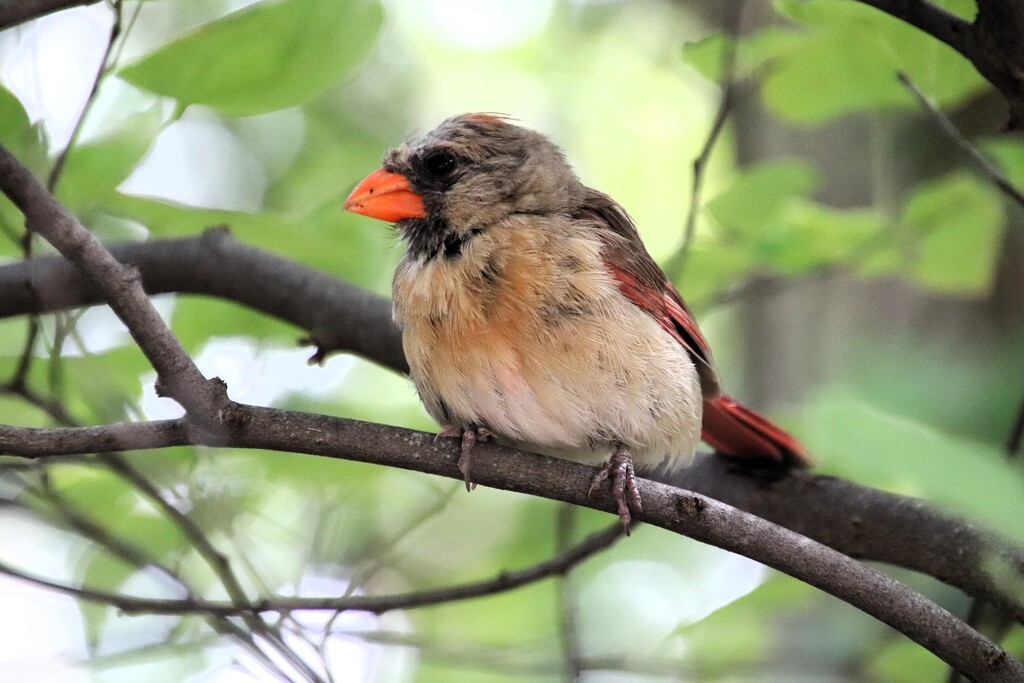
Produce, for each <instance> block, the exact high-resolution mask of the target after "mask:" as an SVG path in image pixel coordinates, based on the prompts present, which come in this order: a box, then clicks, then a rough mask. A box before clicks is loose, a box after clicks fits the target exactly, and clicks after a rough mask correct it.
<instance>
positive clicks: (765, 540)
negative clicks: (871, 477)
mask: <svg viewBox="0 0 1024 683" xmlns="http://www.w3.org/2000/svg"><path fill="white" fill-rule="evenodd" d="M234 424H235V428H234V429H233V430H232V431H231V432H230V433H228V432H210V431H208V430H202V429H201V430H190V429H188V427H187V423H186V422H185V419H184V418H183V419H182V420H173V421H164V422H158V423H153V424H140V425H117V426H116V430H115V431H116V433H115V434H111V433H107V432H106V431H105V430H107V429H108V428H102V427H98V428H97V427H85V428H68V429H33V428H21V427H6V426H5V427H0V452H2V453H7V454H12V455H19V456H23V457H40V456H43V455H58V454H63V453H68V454H74V453H85V452H96V451H98V450H102V448H103V447H104V445H106V447H110V445H111V444H116V447H117V448H119V449H123V448H129V449H135V448H138V447H139V446H142V445H145V444H148V445H149V446H148V447H153V442H154V434H163V435H164V438H165V439H166V441H167V442H166V443H165V444H164V445H185V444H189V443H191V444H203V445H210V446H232V447H240V448H253V449H259V450H275V451H284V452H293V453H307V454H312V455H322V456H326V457H334V458H343V459H350V460H356V461H360V462H370V463H376V464H381V465H387V466H392V467H400V468H403V469H409V470H414V471H419V472H424V473H428V474H435V475H439V476H444V477H449V478H452V479H456V480H458V479H460V478H461V477H462V473H461V472H460V471H459V469H458V467H457V465H456V459H455V458H454V457H453V454H452V451H453V447H452V446H451V445H450V442H448V443H446V442H440V443H435V441H434V436H433V435H431V434H425V433H423V432H414V431H411V430H406V429H401V428H397V427H388V426H385V425H378V424H371V423H365V422H358V421H355V420H346V419H341V418H334V417H329V416H325V415H312V414H306V413H298V412H292V411H285V410H275V409H270V408H259V407H255V406H241V405H239V406H237V407H236V408H235V419H234ZM55 444H56V445H55ZM473 457H474V459H473V468H474V479H475V480H476V482H477V483H479V484H481V485H484V486H492V487H495V488H500V489H505V490H510V491H518V492H522V493H526V494H530V495H535V496H541V497H545V498H550V499H553V500H561V501H564V502H568V503H572V504H574V505H583V506H586V507H591V508H595V509H600V510H605V511H609V512H611V511H613V510H614V509H615V503H614V501H613V500H612V498H611V495H610V493H609V492H607V491H604V490H602V491H601V492H600V493H599V494H596V495H594V496H593V497H588V495H587V491H588V488H589V482H590V478H591V477H592V475H593V468H590V467H587V466H585V465H581V464H579V463H576V462H572V461H569V460H562V459H559V458H550V457H546V456H540V455H534V454H529V453H521V452H518V451H514V450H512V449H508V448H503V447H500V446H495V445H491V444H487V445H484V446H482V447H480V448H479V450H478V451H474V454H473ZM783 481H785V480H783ZM639 488H640V492H641V495H642V496H643V499H644V511H643V512H642V513H640V514H638V515H637V519H638V520H639V521H643V522H647V523H650V524H653V525H655V526H659V527H662V528H664V529H667V530H669V531H672V532H675V533H678V534H682V535H685V536H688V537H690V538H694V539H696V540H698V541H701V542H703V543H708V544H710V545H714V546H717V547H719V548H723V549H725V550H730V551H732V552H736V553H739V554H742V555H744V556H746V557H750V558H751V559H754V560H757V561H758V562H761V563H763V564H766V565H768V566H770V567H773V568H775V569H778V570H779V571H782V572H785V573H787V574H789V575H791V576H793V577H795V578H797V579H800V580H802V581H804V582H806V583H809V584H810V585H812V586H815V587H817V588H820V589H821V590H823V591H825V592H828V593H830V594H832V595H835V596H836V597H838V598H840V599H842V600H844V601H846V602H849V603H850V604H851V605H854V606H856V607H858V608H859V609H861V610H863V611H865V612H867V613H868V614H870V615H872V616H874V617H875V618H877V619H879V620H881V621H883V622H884V623H886V624H889V625H890V626H892V627H893V628H895V629H897V630H898V631H900V632H902V633H904V634H906V635H907V636H908V637H910V638H912V639H913V640H914V641H916V642H918V643H920V644H921V645H922V646H924V647H926V648H928V649H929V650H931V651H932V652H933V653H935V654H936V655H937V656H939V657H940V658H942V659H943V660H944V661H946V662H947V663H949V664H950V665H952V666H955V667H956V668H957V669H958V670H960V671H963V672H964V673H965V674H967V675H969V676H972V677H974V678H975V679H977V680H991V681H1013V680H1024V664H1022V663H1021V662H1018V661H1016V660H1014V659H1013V658H1012V657H1010V656H1009V655H1007V654H1006V652H1005V651H1004V650H1002V648H1000V647H999V646H998V645H996V644H995V643H993V642H991V641H990V640H988V639H987V638H984V637H983V636H981V635H980V634H978V633H977V632H976V631H974V630H973V629H971V628H969V627H968V626H967V625H966V624H964V623H963V622H961V621H960V620H958V619H957V618H956V617H954V616H953V615H952V614H950V613H949V612H947V611H946V610H944V609H942V608H940V607H938V606H937V605H935V604H934V603H932V602H930V601H928V600H927V599H925V598H923V597H922V596H920V595H919V594H917V593H915V592H914V591H912V590H910V589H908V588H907V587H906V586H904V585H902V584H900V583H899V582H897V581H895V580H894V579H892V578H890V577H888V576H886V575H884V574H881V573H880V572H878V571H876V570H874V569H871V568H870V567H868V566H866V565H863V564H861V563H859V562H857V561H856V560H853V559H850V558H849V557H847V556H846V555H844V554H842V553H841V552H838V551H836V550H833V549H832V548H830V547H827V546H825V545H822V544H820V543H818V542H816V541H813V540H811V539H809V538H807V537H805V536H801V535H800V534H798V533H796V532H794V531H790V530H789V529H785V528H783V527H781V526H778V525H776V524H773V523H772V522H769V521H767V520H765V519H761V518H759V517H755V516H754V515H751V514H749V513H746V512H743V511H742V510H739V509H737V508H734V507H731V506H729V505H726V504H724V503H721V502H719V501H716V500H713V499H711V498H707V497H705V496H703V495H700V494H698V493H693V492H690V491H685V490H680V489H677V488H674V487H671V486H667V485H665V484H660V483H656V482H653V481H648V480H641V481H640V482H639ZM776 496H777V494H773V495H772V496H771V497H772V498H774V497H776ZM893 498H894V499H895V498H898V497H895V496H894V497H893ZM820 505H830V506H834V505H835V501H834V500H827V501H824V502H821V503H820ZM916 507H917V508H918V509H919V510H923V509H926V507H927V506H925V505H924V504H923V503H921V502H917V504H916ZM904 513H905V511H904ZM889 519H890V520H891V519H892V518H889ZM901 525H902V519H901ZM889 526H891V525H889ZM951 540H952V539H950V538H946V539H945V540H944V544H943V547H948V544H949V543H950V542H951ZM888 542H890V543H891V540H889V541H888ZM1015 555H1016V564H1014V565H1013V566H1014V567H1016V568H1017V570H1018V571H1024V557H1022V556H1021V553H1020V552H1019V551H1016V553H1015ZM985 559H986V560H988V559H990V558H985ZM957 560H958V562H961V563H965V558H964V557H963V555H961V554H960V553H958V554H957ZM980 564H981V562H980V561H979V565H980ZM979 571H980V570H979ZM941 578H946V577H941ZM996 599H998V600H1000V601H1001V602H1003V603H1004V604H1006V603H1008V601H1010V600H1011V598H1010V597H1008V596H1005V595H1002V596H996ZM1012 609H1013V610H1015V611H1016V612H1017V613H1018V614H1020V613H1022V612H1024V606H1022V605H1019V604H1014V605H1012Z"/></svg>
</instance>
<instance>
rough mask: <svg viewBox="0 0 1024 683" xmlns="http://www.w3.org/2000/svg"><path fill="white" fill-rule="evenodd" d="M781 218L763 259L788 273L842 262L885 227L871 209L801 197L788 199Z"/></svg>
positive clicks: (878, 215)
mask: <svg viewBox="0 0 1024 683" xmlns="http://www.w3.org/2000/svg"><path fill="white" fill-rule="evenodd" d="M782 218H783V224H782V228H781V229H780V230H779V232H778V234H777V235H776V236H775V240H774V242H773V245H772V246H774V248H773V249H771V250H770V252H769V253H766V254H765V261H766V264H769V265H771V266H772V267H773V268H775V269H777V270H779V271H782V272H789V273H800V272H806V271H807V270H811V269H814V268H820V267H823V266H828V265H836V264H842V263H843V262H845V261H847V260H848V259H850V258H851V257H852V256H853V255H854V254H855V253H856V252H857V250H858V249H860V248H862V247H863V246H864V245H865V243H867V242H868V241H869V240H871V239H873V238H876V237H877V236H878V235H879V234H881V232H882V229H883V227H884V221H883V219H882V216H881V215H880V214H879V213H878V212H877V211H874V210H872V209H834V208H832V207H829V206H825V205H822V204H816V203H814V202H808V201H804V200H801V199H796V200H794V201H792V202H790V203H789V204H788V205H787V207H786V210H785V212H784V214H783V217H782Z"/></svg>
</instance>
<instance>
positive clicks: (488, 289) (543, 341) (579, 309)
mask: <svg viewBox="0 0 1024 683" xmlns="http://www.w3.org/2000/svg"><path fill="white" fill-rule="evenodd" d="M345 208H346V209H348V210H349V211H353V212H355V213H359V214H363V215H366V216H371V217H373V218H378V219H381V220H384V221H389V222H393V223H395V225H396V227H397V229H398V232H399V234H400V235H401V236H402V238H403V239H404V240H405V242H406V251H405V254H404V256H403V257H402V260H401V262H400V263H399V265H398V269H397V271H396V272H395V278H394V288H393V289H394V316H395V320H396V321H397V322H398V325H399V326H400V327H401V328H402V342H403V346H404V349H405V355H406V358H407V359H408V361H409V368H410V375H411V376H412V380H413V382H415V384H416V389H417V391H418V392H419V395H420V399H421V400H422V401H423V404H424V406H425V407H426V409H427V412H429V413H430V415H431V416H432V417H433V418H434V419H435V420H437V421H438V422H439V423H440V424H441V425H442V430H441V432H440V434H439V436H460V437H461V438H462V448H461V457H460V458H459V468H460V470H461V471H462V472H463V474H464V475H465V479H466V486H467V488H469V487H470V469H469V466H470V453H471V450H472V447H473V444H474V443H475V442H476V441H478V440H484V439H486V438H488V437H490V436H491V435H494V436H495V437H497V439H498V440H499V441H501V442H503V443H506V444H508V445H511V446H514V447H518V448H523V449H526V450H531V451H537V452H540V453H546V454H549V455H555V456H558V457H564V458H569V459H572V460H578V461H580V462H584V463H588V464H595V465H596V464H600V463H604V465H603V467H602V468H601V469H600V470H599V471H598V473H597V474H596V475H595V476H594V479H593V482H592V485H591V489H590V490H591V491H593V490H594V488H595V487H597V486H598V485H600V484H601V483H602V482H603V481H604V480H606V479H608V478H609V477H611V480H612V492H613V495H614V498H615V500H616V503H617V506H618V513H619V517H620V519H621V520H622V523H623V524H624V525H626V527H627V529H628V524H629V520H630V507H632V508H633V509H634V510H636V511H640V510H641V502H640V496H639V494H638V493H637V489H636V482H635V479H634V469H633V463H634V462H635V463H636V464H637V465H638V466H640V467H649V466H653V465H657V464H659V463H662V462H664V461H667V462H668V464H669V465H671V466H680V465H684V464H687V463H689V462H690V460H691V459H692V457H693V454H694V451H695V450H696V448H697V444H698V442H699V441H700V437H701V435H702V434H703V438H704V440H705V441H706V442H707V443H709V444H710V445H711V446H713V447H714V448H715V449H717V450H718V451H719V452H720V453H722V454H724V455H728V456H732V457H737V458H761V459H769V460H774V461H779V462H788V463H791V464H794V465H804V464H807V462H808V456H807V454H806V452H805V451H804V450H803V448H802V447H801V446H800V444H799V443H797V441H796V440H795V439H793V437H791V436H790V435H789V434H787V433H786V432H784V431H782V430H781V429H779V428H778V427H776V426H775V425H773V424H772V423H770V422H769V421H768V420H766V419H765V418H763V417H762V416H760V415H758V414H757V413H755V412H754V411H752V410H750V409H748V408H745V407H744V406H742V405H740V404H739V403H737V402H736V401H735V400H734V399H732V398H730V397H728V396H725V395H723V394H722V391H721V387H720V384H719V377H718V372H717V370H716V369H715V363H714V361H713V360H712V358H711V351H710V349H709V348H708V345H707V342H706V341H705V340H704V337H703V336H702V335H701V333H700V330H699V329H698V328H697V323H696V321H695V320H694V318H693V314H691V313H690V310H689V309H688V308H687V307H686V304H685V303H683V299H682V297H681V296H680V295H679V293H678V292H677V291H676V289H675V287H673V286H672V283H671V282H669V281H668V279H667V278H666V277H665V274H664V273H662V271H661V269H659V268H658V266H657V264H655V262H654V260H653V259H652V258H651V256H650V254H648V253H647V250H646V248H644V245H643V243H642V242H641V241H640V236H639V235H638V234H637V230H636V227H635V226H634V225H633V221H632V220H631V219H630V217H629V215H628V214H627V213H626V211H625V210H624V209H623V208H622V207H621V206H619V205H618V204H617V203H615V201H614V200H612V199H611V198H610V197H609V196H608V195H606V194H603V193H601V192H598V191H597V190H593V189H591V188H589V187H586V186H585V185H583V184H582V183H581V182H580V180H579V179H578V178H577V177H576V174H575V173H574V172H573V170H572V168H571V167H570V166H569V164H568V163H567V162H566V160H565V157H564V156H563V155H562V152H561V150H559V148H558V147H556V146H555V145H554V143H552V142H551V141H550V140H549V139H547V138H546V137H544V136H543V135H541V134H540V133H536V132H534V131H531V130H528V129H526V128H522V127H520V126H517V125H514V124H512V123H510V122H509V120H508V119H507V118H506V117H504V116H500V115H495V114H466V115H462V116H456V117H454V118H451V119H448V120H447V121H445V122H444V123H442V124H441V125H440V126H438V127H437V128H436V129H435V130H433V131H432V132H430V133H428V134H427V135H425V136H424V137H423V138H422V139H419V140H416V141H413V142H408V143H406V144H403V145H401V146H400V147H398V148H396V149H392V150H390V151H389V152H387V153H386V154H385V155H384V163H383V167H382V168H381V169H379V170H377V171H374V172H373V173H371V174H370V175H369V176H367V177H366V178H365V179H364V180H363V181H362V182H360V183H359V185H357V186H356V188H355V189H354V190H353V191H352V194H351V195H349V197H348V199H347V200H346V201H345Z"/></svg>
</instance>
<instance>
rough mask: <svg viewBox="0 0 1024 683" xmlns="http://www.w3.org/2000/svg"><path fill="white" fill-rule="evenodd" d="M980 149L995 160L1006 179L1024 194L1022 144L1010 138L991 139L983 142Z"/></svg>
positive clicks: (1023, 152)
mask: <svg viewBox="0 0 1024 683" xmlns="http://www.w3.org/2000/svg"><path fill="white" fill-rule="evenodd" d="M981 149H982V151H984V152H985V153H986V154H988V155H990V156H991V157H992V158H993V159H994V160H995V162H996V163H997V164H998V166H999V168H1001V169H1002V171H1003V173H1005V174H1006V177H1007V179H1008V180H1009V181H1010V182H1011V183H1013V184H1014V185H1015V186H1016V187H1017V189H1019V190H1021V191H1022V192H1024V142H1021V141H1020V140H1015V139H1012V138H992V139H988V140H983V141H982V142H981Z"/></svg>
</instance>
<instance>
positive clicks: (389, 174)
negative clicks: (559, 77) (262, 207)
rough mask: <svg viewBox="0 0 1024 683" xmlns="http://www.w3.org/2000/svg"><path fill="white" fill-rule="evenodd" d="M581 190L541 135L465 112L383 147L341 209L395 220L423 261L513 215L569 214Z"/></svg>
mask: <svg viewBox="0 0 1024 683" xmlns="http://www.w3.org/2000/svg"><path fill="white" fill-rule="evenodd" d="M583 191H584V189H583V186H582V185H581V184H580V182H579V180H578V179H577V178H576V175H575V174H574V173H573V171H572V168H571V167H570V166H569V164H568V163H567V162H566V160H565V157H564V156H563V155H562V152H561V150H559V149H558V147H557V146H555V144H554V143H552V142H551V141H550V140H549V139H548V138H546V137H544V136H543V135H541V134H540V133H536V132H534V131H531V130H529V129H526V128H522V127H520V126H517V125H514V124H512V123H510V122H509V120H508V119H507V118H505V117H503V116H498V115H495V114H464V115H462V116H456V117H454V118H450V119H448V120H447V121H445V122H444V123H442V124H441V125H440V126H438V127H437V128H435V129H434V130H433V131H431V132H429V133H427V134H426V135H425V136H423V137H422V138H419V139H416V140H412V141H410V142H407V143H405V144H403V145H401V146H399V147H396V148H395V149H392V150H389V151H388V152H387V153H386V154H385V155H384V163H383V165H382V166H381V168H380V169H378V170H377V171H374V172H373V173H371V174H370V175H369V176H367V177H366V178H365V179H363V181H362V182H360V183H359V184H358V185H357V186H356V188H355V189H354V190H353V191H352V194H350V195H349V197H348V199H347V200H346V201H345V208H346V209H347V210H349V211H352V212H354V213H359V214H363V215H365V216H371V217H373V218H378V219H380V220H384V221H388V222H392V223H395V224H396V226H397V227H398V229H399V231H400V233H401V234H402V235H403V237H405V239H406V240H407V241H408V243H409V249H410V251H411V252H413V253H416V254H419V253H422V254H424V255H425V256H427V257H428V258H429V257H432V256H434V255H436V254H438V253H440V251H441V250H442V249H447V247H446V245H451V244H461V242H462V241H464V240H465V239H467V236H468V235H472V234H477V233H479V232H481V231H484V230H487V229H488V228H489V227H490V226H492V225H494V224H496V223H498V222H500V221H502V220H503V219H505V218H507V217H509V216H511V215H514V214H564V213H571V212H572V211H573V210H574V209H575V208H576V207H578V206H579V204H580V202H581V201H582V196H583Z"/></svg>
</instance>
